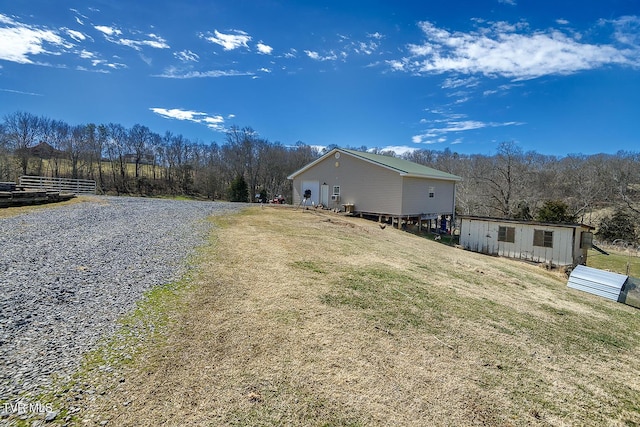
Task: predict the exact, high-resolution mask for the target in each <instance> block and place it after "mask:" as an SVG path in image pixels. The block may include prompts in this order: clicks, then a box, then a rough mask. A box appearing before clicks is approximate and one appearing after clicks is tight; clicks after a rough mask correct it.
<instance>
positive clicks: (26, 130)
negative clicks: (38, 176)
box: [4, 111, 41, 175]
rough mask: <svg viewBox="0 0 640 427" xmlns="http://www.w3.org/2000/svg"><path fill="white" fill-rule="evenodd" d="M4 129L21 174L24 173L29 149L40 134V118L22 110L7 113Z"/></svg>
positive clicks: (27, 165)
mask: <svg viewBox="0 0 640 427" xmlns="http://www.w3.org/2000/svg"><path fill="white" fill-rule="evenodd" d="M4 131H5V134H6V135H7V138H8V142H9V145H10V147H11V148H12V149H13V151H14V153H15V155H16V158H17V159H18V164H19V167H20V169H21V171H22V174H23V175H26V174H27V169H28V167H29V158H30V157H31V155H30V153H29V149H30V148H31V147H33V146H34V145H35V143H36V141H37V140H38V138H39V137H40V135H41V128H40V118H39V117H38V116H35V115H33V114H31V113H25V112H23V111H17V112H15V113H13V114H8V115H6V116H5V117H4Z"/></svg>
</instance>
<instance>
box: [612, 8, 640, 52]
mask: <svg viewBox="0 0 640 427" xmlns="http://www.w3.org/2000/svg"><path fill="white" fill-rule="evenodd" d="M609 22H610V23H611V24H612V25H613V27H614V30H615V32H614V37H615V38H616V40H617V41H618V42H620V43H623V44H625V45H630V46H633V47H634V48H635V49H636V51H637V50H638V48H639V45H640V17H638V16H623V17H621V18H618V19H616V20H612V21H609Z"/></svg>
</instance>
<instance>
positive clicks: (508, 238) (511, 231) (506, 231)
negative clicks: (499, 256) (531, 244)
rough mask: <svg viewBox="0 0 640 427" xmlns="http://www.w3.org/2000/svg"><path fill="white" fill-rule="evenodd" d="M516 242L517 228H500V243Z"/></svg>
mask: <svg viewBox="0 0 640 427" xmlns="http://www.w3.org/2000/svg"><path fill="white" fill-rule="evenodd" d="M515 241H516V228H515V227H499V228H498V242H508V243H514V242H515Z"/></svg>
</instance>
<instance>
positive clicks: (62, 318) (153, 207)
mask: <svg viewBox="0 0 640 427" xmlns="http://www.w3.org/2000/svg"><path fill="white" fill-rule="evenodd" d="M243 207H244V205H242V204H237V203H234V204H231V203H220V202H190V201H175V200H161V199H143V198H129V197H100V198H96V199H95V200H94V201H90V202H86V203H78V204H73V205H68V206H63V207H56V208H54V209H41V210H38V211H34V212H32V213H29V214H24V215H19V216H16V217H12V218H7V219H0V367H1V369H0V402H3V401H5V402H6V401H10V402H11V401H15V400H16V399H17V396H18V395H19V394H21V393H22V394H24V393H26V394H32V393H37V392H38V390H41V389H43V388H45V387H46V386H48V385H49V384H50V383H51V378H50V376H51V375H52V374H55V375H62V376H66V375H69V374H71V373H72V372H73V371H74V370H75V369H76V368H77V367H78V365H79V362H80V360H81V356H82V354H83V353H84V352H85V351H87V350H88V349H90V348H91V347H92V346H93V345H94V344H95V343H96V341H97V340H98V339H99V338H100V337H101V336H103V335H104V334H109V333H112V332H113V331H114V329H115V326H116V324H115V320H116V319H117V318H118V317H119V316H121V315H122V314H124V313H126V312H127V311H129V310H131V309H132V308H133V307H134V306H135V302H136V301H137V300H138V299H140V297H141V296H142V294H143V293H144V292H145V291H147V290H148V289H150V288H151V287H153V286H155V285H159V284H164V283H169V282H171V281H173V280H175V279H177V278H179V277H180V276H181V275H183V274H184V273H185V268H186V262H185V261H186V257H187V256H188V255H189V254H191V253H192V251H193V250H194V248H195V247H196V246H198V245H200V244H202V243H203V242H204V239H205V238H206V236H207V234H208V231H209V230H210V227H211V225H210V223H209V222H207V221H203V219H204V218H206V217H207V216H209V215H221V214H225V213H230V212H234V211H238V210H239V209H241V208H243ZM0 409H2V408H0ZM0 412H2V411H0Z"/></svg>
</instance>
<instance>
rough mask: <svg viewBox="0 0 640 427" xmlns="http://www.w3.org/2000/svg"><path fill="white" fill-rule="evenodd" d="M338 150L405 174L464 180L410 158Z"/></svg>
mask: <svg viewBox="0 0 640 427" xmlns="http://www.w3.org/2000/svg"><path fill="white" fill-rule="evenodd" d="M338 150H339V151H343V152H345V153H348V154H351V155H352V156H355V157H359V158H361V159H364V160H368V161H370V162H373V163H377V164H379V165H381V166H385V167H387V168H390V169H393V170H396V171H398V172H399V173H400V174H403V175H410V176H417V177H425V178H434V179H443V180H447V181H462V178H461V177H459V176H457V175H453V174H450V173H447V172H442V171H439V170H437V169H433V168H430V167H428V166H424V165H419V164H418V163H414V162H410V161H409V160H404V159H400V158H398V157H391V156H383V155H380V154H373V153H367V152H365V151H356V150H346V149H344V148H340V149H338Z"/></svg>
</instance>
